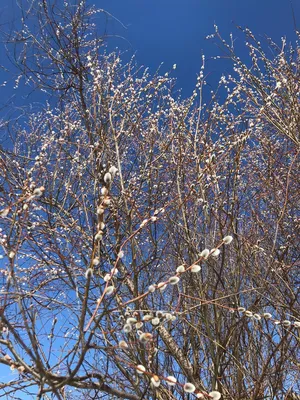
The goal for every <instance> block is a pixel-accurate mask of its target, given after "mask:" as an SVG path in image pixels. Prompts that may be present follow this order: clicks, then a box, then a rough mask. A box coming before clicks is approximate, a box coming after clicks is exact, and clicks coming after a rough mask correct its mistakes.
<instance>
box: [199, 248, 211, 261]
mask: <svg viewBox="0 0 300 400" xmlns="http://www.w3.org/2000/svg"><path fill="white" fill-rule="evenodd" d="M208 256H209V250H208V249H204V250H202V251H201V253H200V257H202V258H204V260H206V259H207V258H208Z"/></svg>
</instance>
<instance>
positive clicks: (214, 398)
mask: <svg viewBox="0 0 300 400" xmlns="http://www.w3.org/2000/svg"><path fill="white" fill-rule="evenodd" d="M208 395H209V396H210V397H211V399H212V400H219V399H220V398H221V393H220V392H218V391H216V390H213V391H212V392H209V393H208Z"/></svg>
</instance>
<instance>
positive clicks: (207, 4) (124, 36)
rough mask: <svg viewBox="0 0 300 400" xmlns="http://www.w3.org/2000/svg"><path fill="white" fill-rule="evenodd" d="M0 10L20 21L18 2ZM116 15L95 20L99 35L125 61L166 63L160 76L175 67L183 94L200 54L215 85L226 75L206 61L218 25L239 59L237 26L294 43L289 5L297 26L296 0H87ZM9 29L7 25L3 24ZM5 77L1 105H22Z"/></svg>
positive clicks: (220, 65) (3, 17)
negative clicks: (104, 35) (232, 39)
mask: <svg viewBox="0 0 300 400" xmlns="http://www.w3.org/2000/svg"><path fill="white" fill-rule="evenodd" d="M5 3H6V4H5V6H2V9H1V11H2V12H1V13H0V24H3V23H8V22H11V21H12V20H13V19H15V20H17V18H18V14H19V13H18V7H17V6H16V5H15V3H16V0H8V1H7V2H5ZM88 3H90V4H96V6H97V7H99V8H103V9H104V10H107V11H108V12H109V13H111V14H112V15H113V16H115V18H116V19H118V20H119V21H121V22H122V24H123V25H124V26H125V27H126V28H125V27H123V26H122V25H121V24H120V23H119V22H118V21H117V20H116V19H113V18H109V19H108V22H107V24H104V20H103V19H102V18H101V17H99V19H98V26H99V33H100V34H101V33H103V32H104V30H106V32H107V33H108V34H109V35H110V38H109V40H108V48H109V50H112V49H114V48H115V47H116V46H118V47H119V48H120V49H121V50H122V51H126V53H125V54H123V58H124V59H125V60H126V59H128V58H129V57H131V56H132V55H133V54H135V55H136V60H137V62H138V64H142V65H144V66H147V67H150V71H152V72H154V71H156V69H157V67H158V66H159V65H160V64H161V63H162V62H164V64H163V67H162V69H161V71H162V73H164V72H166V71H169V70H170V69H171V68H172V65H173V64H174V63H176V64H177V69H176V71H174V72H172V76H173V77H176V78H177V81H178V83H177V88H182V93H183V95H184V96H188V95H190V94H191V92H192V89H193V86H194V84H195V81H196V74H197V72H198V71H199V69H200V66H201V56H202V54H205V56H206V59H207V63H206V73H208V72H209V73H210V81H208V82H209V83H210V82H211V83H212V84H213V85H214V84H215V83H216V82H217V81H218V79H219V77H220V75H221V74H222V72H226V71H227V72H229V69H230V66H229V64H228V63H224V60H222V59H221V60H217V61H216V60H209V58H210V57H212V56H214V55H220V51H219V49H218V48H217V47H216V46H215V45H214V44H213V43H212V41H209V40H205V37H206V36H207V35H209V34H211V33H212V32H213V30H214V28H213V25H214V23H216V24H217V25H218V27H219V31H220V33H221V34H222V36H223V37H224V38H225V39H226V40H227V39H229V34H230V33H231V32H232V33H233V36H234V37H235V38H236V40H235V46H236V49H237V51H238V52H239V55H240V56H241V57H242V58H243V56H244V57H246V53H245V48H244V46H243V40H244V39H243V35H242V34H241V32H239V31H238V30H237V29H236V25H241V26H243V27H245V26H248V27H249V28H250V29H251V30H252V31H253V32H254V33H255V34H256V35H257V36H258V37H259V36H260V37H261V38H263V36H264V35H267V36H269V37H271V38H272V39H274V40H275V41H276V42H278V43H279V42H280V38H281V37H282V36H287V38H288V40H294V39H295V35H294V22H293V14H292V8H291V4H292V5H293V9H294V13H295V18H296V23H297V25H298V29H299V30H300V0H88ZM5 26H7V25H5ZM5 58H6V55H5V51H4V49H3V47H2V48H1V50H0V65H2V64H5V65H6V66H8V64H7V62H6V61H5ZM10 78H12V77H11V76H10V74H9V73H5V72H4V71H3V70H2V69H0V85H1V83H2V82H3V81H5V80H7V81H8V84H7V86H6V87H5V88H3V87H0V90H1V92H2V95H1V96H0V107H1V105H3V104H5V102H6V101H7V99H8V98H9V97H10V96H11V95H15V100H14V103H15V104H18V105H20V104H26V102H28V101H29V102H30V98H29V99H23V98H22V94H23V93H22V91H21V90H20V91H19V92H18V93H16V91H15V90H14V89H13V86H14V80H11V81H10Z"/></svg>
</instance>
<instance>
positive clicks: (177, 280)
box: [169, 276, 180, 285]
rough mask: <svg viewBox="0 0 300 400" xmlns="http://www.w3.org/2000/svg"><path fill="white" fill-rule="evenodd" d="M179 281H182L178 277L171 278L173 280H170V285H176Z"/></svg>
mask: <svg viewBox="0 0 300 400" xmlns="http://www.w3.org/2000/svg"><path fill="white" fill-rule="evenodd" d="M179 281H180V279H179V278H178V276H171V278H169V283H170V285H176V284H177V283H178V282H179Z"/></svg>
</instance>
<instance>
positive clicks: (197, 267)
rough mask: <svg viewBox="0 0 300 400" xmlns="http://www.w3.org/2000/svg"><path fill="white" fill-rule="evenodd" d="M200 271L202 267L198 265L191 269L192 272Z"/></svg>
mask: <svg viewBox="0 0 300 400" xmlns="http://www.w3.org/2000/svg"><path fill="white" fill-rule="evenodd" d="M200 270H201V267H200V265H198V264H195V265H193V266H192V268H191V271H192V272H199V271H200Z"/></svg>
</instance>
